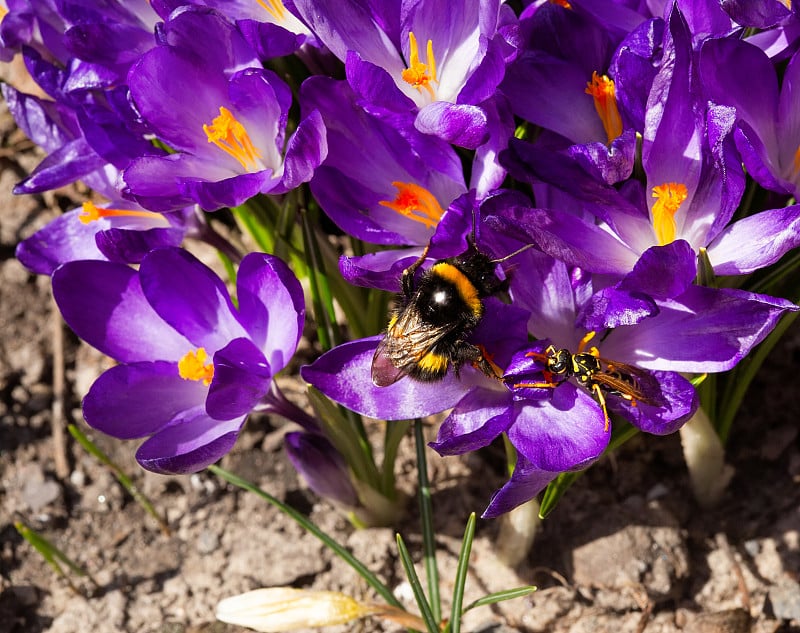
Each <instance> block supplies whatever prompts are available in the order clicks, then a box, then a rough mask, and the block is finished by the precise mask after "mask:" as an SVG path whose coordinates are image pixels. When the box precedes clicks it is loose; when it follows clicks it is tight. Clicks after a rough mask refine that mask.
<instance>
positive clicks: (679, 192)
mask: <svg viewBox="0 0 800 633" xmlns="http://www.w3.org/2000/svg"><path fill="white" fill-rule="evenodd" d="M688 195H689V192H688V190H687V189H686V185H684V184H683V183H680V182H665V183H664V184H663V185H658V186H656V187H653V197H654V198H656V202H655V204H653V228H654V229H655V232H656V240H658V244H659V245H660V246H664V245H665V244H670V243H672V242H674V241H675V231H676V224H675V213H676V212H677V211H678V209H679V208H680V206H681V204H682V203H683V201H684V200H686V198H687V197H688Z"/></svg>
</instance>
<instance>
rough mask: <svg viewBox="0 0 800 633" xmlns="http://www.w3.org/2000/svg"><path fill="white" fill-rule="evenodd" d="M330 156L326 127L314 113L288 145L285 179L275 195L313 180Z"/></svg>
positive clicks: (315, 112)
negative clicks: (317, 170) (317, 169)
mask: <svg viewBox="0 0 800 633" xmlns="http://www.w3.org/2000/svg"><path fill="white" fill-rule="evenodd" d="M327 155H328V142H327V139H326V136H325V125H324V123H323V122H322V116H320V113H319V112H317V111H314V112H312V113H311V114H309V115H308V116H307V117H306V118H304V119H303V120H302V121H300V124H299V125H298V126H297V130H296V131H295V133H294V134H292V137H291V138H290V139H289V142H288V144H287V145H286V158H285V162H284V165H283V179H282V180H281V183H280V185H279V186H278V187H276V188H275V189H274V192H275V193H282V192H283V191H289V190H290V189H294V188H295V187H298V186H299V185H300V184H302V183H304V182H308V181H309V180H311V177H312V176H313V175H314V170H315V169H316V168H317V167H319V166H320V164H321V163H322V161H323V160H325V157H326V156H327Z"/></svg>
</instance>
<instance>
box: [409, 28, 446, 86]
mask: <svg viewBox="0 0 800 633" xmlns="http://www.w3.org/2000/svg"><path fill="white" fill-rule="evenodd" d="M408 42H409V57H410V60H409V64H408V68H406V69H405V70H404V71H403V72H402V73H401V76H402V78H403V81H405V82H406V83H407V84H410V85H412V86H413V87H414V88H416V89H417V90H419V91H420V92H422V91H423V90H426V91H427V92H428V94H429V95H430V96H431V99H434V98H435V97H436V95H435V92H434V90H433V86H432V85H431V84H435V83H437V79H436V58H435V57H434V56H433V42H432V41H431V40H428V46H427V59H426V61H427V62H428V63H427V64H423V63H422V62H421V61H420V60H419V47H418V46H417V38H416V36H415V35H414V33H413V32H411V31H410V32H409V33H408Z"/></svg>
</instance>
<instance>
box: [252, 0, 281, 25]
mask: <svg viewBox="0 0 800 633" xmlns="http://www.w3.org/2000/svg"><path fill="white" fill-rule="evenodd" d="M256 2H258V4H260V5H261V6H262V7H264V9H265V10H266V12H267V13H269V14H270V15H271V16H272V17H273V18H275V19H276V20H278V22H282V21H283V19H284V18H285V17H286V7H284V6H283V2H281V0H267V1H266V2H265V1H264V0H256Z"/></svg>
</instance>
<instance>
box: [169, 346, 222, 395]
mask: <svg viewBox="0 0 800 633" xmlns="http://www.w3.org/2000/svg"><path fill="white" fill-rule="evenodd" d="M207 360H208V354H207V353H206V350H205V349H204V348H202V347H198V348H197V351H193V350H190V351H188V352H186V354H185V355H184V357H183V358H181V359H180V360H179V361H178V374H179V375H180V377H181V378H183V379H184V380H202V381H203V384H204V385H205V386H206V387H208V385H210V384H211V380H212V379H213V378H214V363H206V361H207Z"/></svg>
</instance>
